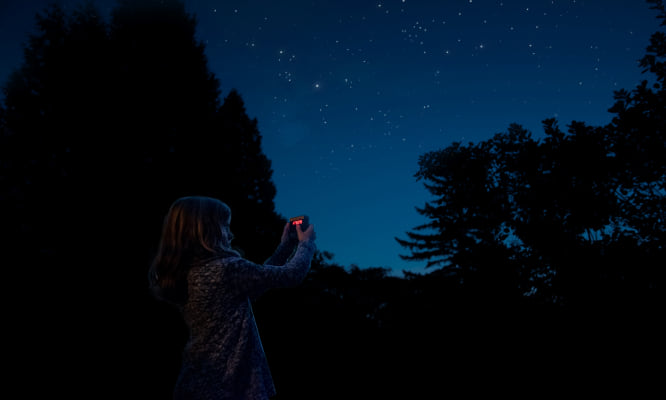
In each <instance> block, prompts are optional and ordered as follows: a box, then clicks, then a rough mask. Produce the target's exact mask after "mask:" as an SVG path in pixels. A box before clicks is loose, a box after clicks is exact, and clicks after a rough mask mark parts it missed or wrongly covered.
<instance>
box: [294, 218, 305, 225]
mask: <svg viewBox="0 0 666 400" xmlns="http://www.w3.org/2000/svg"><path fill="white" fill-rule="evenodd" d="M291 224H292V225H302V224H303V220H302V219H299V220H296V221H294V222H292V223H291Z"/></svg>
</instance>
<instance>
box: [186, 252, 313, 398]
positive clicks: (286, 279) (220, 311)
mask: <svg viewBox="0 0 666 400" xmlns="http://www.w3.org/2000/svg"><path fill="white" fill-rule="evenodd" d="M315 250H316V246H315V243H314V241H307V242H301V243H299V244H298V246H297V248H296V250H295V251H294V245H293V244H292V245H289V244H286V243H283V244H280V246H278V248H277V249H276V251H275V253H274V254H273V255H272V256H271V257H270V258H269V259H268V260H267V261H266V263H264V265H259V264H255V263H252V262H250V261H248V260H246V259H244V258H241V257H226V258H217V259H213V260H208V261H207V262H205V263H201V264H198V265H193V266H192V268H191V269H190V271H189V273H188V296H189V297H188V301H187V302H186V303H185V305H184V307H183V308H182V315H183V319H184V321H185V323H186V325H187V327H188V329H189V338H188V341H187V343H186V345H185V348H184V350H183V360H182V366H181V370H180V375H179V377H178V380H177V383H176V387H175V390H174V399H178V400H181V399H187V400H204V399H206V400H223V399H233V400H240V399H252V400H262V399H268V398H269V397H271V396H274V395H275V386H274V384H273V378H272V376H271V372H270V370H269V367H268V363H267V360H266V355H265V354H264V349H263V346H262V344H261V339H260V337H259V332H258V330H257V325H256V323H255V320H254V314H253V312H252V306H251V299H253V298H256V297H258V296H259V295H261V294H262V293H263V292H265V291H266V290H268V289H270V288H275V287H291V286H295V285H297V284H299V283H300V282H302V281H303V279H304V278H305V276H306V274H307V273H308V271H309V270H310V263H311V261H312V257H313V256H314V252H315ZM292 253H293V256H292ZM290 256H291V257H290Z"/></svg>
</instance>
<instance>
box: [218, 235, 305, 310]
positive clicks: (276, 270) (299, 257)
mask: <svg viewBox="0 0 666 400" xmlns="http://www.w3.org/2000/svg"><path fill="white" fill-rule="evenodd" d="M278 250H279V249H278ZM315 251H316V245H315V243H314V242H313V241H307V242H300V243H299V244H298V247H297V248H296V251H295V253H294V255H293V257H291V259H290V260H289V261H288V262H287V263H286V264H284V265H282V266H279V265H271V264H268V263H266V264H264V265H260V264H255V263H253V262H251V261H248V260H246V259H244V258H234V259H231V260H228V261H227V262H228V264H227V266H226V268H225V273H224V274H225V281H227V284H229V285H231V287H233V288H234V290H236V291H237V292H238V294H241V295H247V296H249V297H250V298H256V297H258V296H259V295H261V294H262V293H264V292H265V291H266V290H268V289H271V288H279V287H293V286H296V285H298V284H299V283H301V282H302V281H303V279H305V276H306V275H307V273H308V271H309V270H310V263H311V262H312V258H313V257H314V253H315ZM272 258H273V257H271V259H272ZM269 260H270V259H269Z"/></svg>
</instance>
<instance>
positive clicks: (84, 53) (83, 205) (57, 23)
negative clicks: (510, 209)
mask: <svg viewBox="0 0 666 400" xmlns="http://www.w3.org/2000/svg"><path fill="white" fill-rule="evenodd" d="M100 15H101V14H100V13H99V12H98V11H97V10H96V8H95V6H94V5H93V3H90V2H88V3H85V4H82V5H80V6H79V7H78V8H77V9H76V10H74V11H73V12H72V13H71V14H67V13H65V12H64V11H63V9H61V8H60V7H59V6H57V5H53V6H50V7H48V8H47V9H45V10H44V11H43V12H42V13H39V14H37V16H36V32H35V33H34V34H32V35H30V37H29V40H28V43H27V45H26V46H25V48H24V59H23V63H22V64H21V65H20V66H19V67H18V68H17V69H16V70H15V71H14V73H13V74H12V75H11V76H10V79H9V80H8V81H7V82H6V83H5V85H4V93H5V101H4V104H3V106H2V107H0V111H1V112H0V117H1V119H0V129H2V131H1V133H2V134H1V135H0V157H1V158H0V182H2V188H1V189H0V201H1V202H2V204H1V205H2V207H1V208H2V210H3V211H2V213H3V214H2V220H3V222H2V229H1V230H2V239H6V241H5V242H4V243H5V244H7V254H6V255H5V257H6V258H7V259H8V260H12V261H14V263H13V264H12V265H13V268H12V274H13V275H12V277H13V279H15V281H18V282H20V281H26V282H31V290H32V291H33V292H34V293H39V296H40V298H44V299H49V301H48V302H47V303H44V305H42V307H44V310H43V314H44V318H43V319H42V320H40V321H39V324H45V325H46V326H49V327H57V326H66V327H68V330H67V333H64V334H62V335H59V334H57V333H56V332H57V331H54V333H53V334H52V335H51V336H50V337H49V338H48V339H49V345H47V347H49V348H50V349H63V350H62V351H63V352H67V351H69V349H72V348H79V349H86V348H90V349H94V351H90V352H86V354H77V355H81V356H82V357H83V358H84V359H85V361H83V360H82V361H81V362H82V363H93V362H95V363H97V362H100V361H102V362H105V361H106V360H117V359H127V360H133V362H132V363H131V365H127V364H125V363H124V364H123V370H120V369H116V370H111V371H110V372H109V373H108V374H106V375H105V376H101V374H100V375H99V376H95V373H94V371H93V370H89V371H87V372H89V373H90V376H88V375H85V376H86V378H84V377H83V376H82V377H81V379H82V380H85V379H87V378H89V379H91V380H92V379H101V380H102V382H99V383H98V387H111V386H112V387H114V388H117V389H118V390H119V391H123V389H126V388H130V387H135V388H136V390H137V391H140V390H141V389H142V388H146V387H150V386H153V384H155V385H154V389H157V388H162V390H163V391H164V394H165V397H166V396H169V395H170V387H168V385H164V383H163V382H164V376H165V374H167V375H168V374H175V373H176V372H177V368H178V361H179V358H178V357H179V356H180V350H179V349H180V344H181V343H182V340H183V339H184V334H185V333H184V332H183V331H182V325H181V324H180V320H179V319H178V318H177V317H176V315H175V314H174V313H173V310H171V309H170V308H168V307H166V306H164V305H162V304H159V303H157V302H155V301H154V300H153V299H152V298H151V297H150V294H149V292H148V290H147V289H148V286H147V269H148V265H149V261H150V257H151V256H152V253H153V251H154V248H155V246H156V244H157V240H158V239H159V229H160V227H161V222H162V218H163V216H164V215H165V213H166V210H167V207H168V206H169V205H170V204H171V202H172V201H173V200H175V198H176V197H179V196H183V195H190V194H199V195H210V196H214V197H218V198H220V199H222V200H224V201H227V202H228V203H229V204H230V206H232V210H233V219H232V230H234V232H235V235H236V236H237V238H238V243H237V244H238V245H239V246H240V247H242V250H243V251H244V252H245V255H246V256H247V257H248V258H250V259H252V260H255V261H263V260H264V259H265V258H266V257H267V255H268V254H270V252H272V250H273V249H274V246H275V244H276V243H278V242H279V235H280V234H281V230H282V226H283V224H284V222H285V219H284V218H283V217H282V216H280V215H278V214H277V213H276V212H275V208H274V196H275V187H274V184H273V182H272V170H271V164H270V160H268V158H267V157H266V156H265V155H264V154H263V151H262V148H261V135H260V133H259V131H258V129H257V125H256V120H251V119H250V118H249V117H248V116H247V114H246V110H245V108H244V106H243V102H242V99H241V96H240V94H239V93H238V92H237V91H236V90H231V91H230V93H229V94H228V96H227V97H226V98H225V99H224V101H222V100H221V98H220V95H221V90H220V84H219V82H218V80H217V78H216V77H215V75H214V74H213V73H211V72H210V70H209V69H208V65H207V60H206V56H205V52H204V46H203V44H202V43H200V42H199V41H198V40H197V39H196V37H195V27H196V20H195V18H194V17H193V16H191V15H189V14H187V13H186V12H185V9H184V5H183V3H182V1H177V0H166V1H164V0H139V1H126V0H120V1H118V3H117V6H116V7H115V8H114V10H113V12H112V16H111V19H110V21H108V22H107V21H104V20H103V19H102V18H101V17H100ZM40 331H41V330H40ZM70 331H73V332H76V331H80V332H86V333H90V334H83V335H76V337H74V336H75V335H70V334H69V332H70ZM109 338H112V340H110V339H109ZM51 341H53V342H54V344H51ZM55 343H57V345H56V344H55ZM137 355H138V356H137ZM69 356H70V357H71V356H72V355H71V354H70V355H69ZM59 357H63V355H59ZM86 357H91V358H93V359H94V360H91V359H87V358H86ZM54 359H56V358H55V357H54ZM109 362H110V361H109ZM116 365H119V364H116ZM156 365H157V366H158V370H157V371H155V373H154V374H153V373H151V371H150V370H151V369H155V366H156ZM53 371H56V367H54V369H53ZM172 376H173V375H172ZM110 382H115V383H113V384H111V383H110ZM157 382H159V384H157ZM91 384H93V383H92V382H91ZM157 397H158V398H159V397H160V396H157Z"/></svg>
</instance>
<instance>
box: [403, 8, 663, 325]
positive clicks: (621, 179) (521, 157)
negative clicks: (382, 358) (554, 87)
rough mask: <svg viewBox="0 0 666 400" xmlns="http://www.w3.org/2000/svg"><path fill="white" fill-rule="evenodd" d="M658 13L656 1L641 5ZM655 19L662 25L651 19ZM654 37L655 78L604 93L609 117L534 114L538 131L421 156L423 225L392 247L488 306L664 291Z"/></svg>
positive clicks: (605, 302) (632, 306)
mask: <svg viewBox="0 0 666 400" xmlns="http://www.w3.org/2000/svg"><path fill="white" fill-rule="evenodd" d="M650 3H651V4H653V8H655V9H657V10H659V11H661V14H660V18H662V20H663V18H664V6H663V3H662V2H661V1H651V2H650ZM662 25H663V22H662ZM665 52H666V40H665V39H664V34H663V33H662V32H657V33H655V34H654V35H653V36H652V39H651V43H650V46H649V47H648V48H647V55H646V56H645V57H643V58H642V59H641V60H640V66H642V67H643V68H644V72H651V73H653V74H654V83H653V84H652V85H651V86H650V85H649V84H648V80H645V81H643V83H642V84H641V85H639V86H638V87H637V88H636V89H634V90H633V91H631V92H628V91H626V90H622V91H619V92H616V93H615V99H616V103H615V105H614V106H613V107H612V108H611V109H610V111H611V112H612V113H613V114H614V115H615V117H614V119H613V122H612V123H611V124H609V125H607V126H603V127H591V126H588V125H586V124H585V123H583V122H576V121H573V122H572V123H571V124H570V125H569V126H568V130H567V132H563V131H562V130H560V128H559V127H558V126H557V121H555V120H554V119H548V120H545V121H543V126H544V133H545V135H544V138H543V139H541V140H535V139H533V138H532V136H531V134H530V132H527V131H526V130H525V129H523V128H522V127H521V126H520V125H517V124H513V125H511V126H510V127H509V129H508V131H507V132H505V133H498V134H496V135H495V136H494V137H492V138H491V139H489V140H486V141H483V142H481V143H478V144H474V143H469V144H467V145H463V144H462V143H453V144H452V145H450V146H448V147H447V148H445V149H442V150H439V151H433V152H430V153H427V154H424V155H423V156H421V158H420V160H419V166H420V169H419V171H418V173H417V174H416V178H417V179H419V180H423V181H424V185H425V186H426V188H427V189H428V190H429V191H430V192H431V193H432V195H433V197H434V199H433V200H432V201H431V202H429V203H427V204H425V206H424V207H422V208H418V209H417V210H418V211H419V213H421V214H422V215H424V216H425V217H427V218H428V221H429V222H427V223H426V224H424V225H422V226H419V227H416V228H415V230H414V231H412V232H407V239H400V238H397V240H398V242H399V243H400V244H401V245H403V246H404V247H406V248H407V249H408V250H410V252H411V254H408V255H404V256H403V258H404V259H406V260H425V261H427V262H428V266H431V267H433V266H438V267H441V268H442V269H443V270H446V271H448V272H449V273H450V274H452V275H455V276H456V277H458V280H459V283H460V285H461V286H464V287H465V289H466V290H469V289H472V288H477V287H478V288H480V289H481V290H482V291H481V293H487V294H488V296H487V301H489V302H496V301H497V299H498V298H499V299H503V300H505V301H513V300H514V299H516V298H519V297H529V298H530V300H531V301H534V302H537V303H544V304H554V305H559V306H563V307H566V308H567V309H569V310H573V309H583V308H588V307H592V308H594V309H597V310H605V311H606V312H615V311H617V310H618V308H623V309H625V311H628V310H632V311H631V312H635V311H636V310H640V311H645V310H646V309H650V310H652V311H657V309H655V308H654V304H656V301H657V300H658V299H659V298H661V295H662V292H663V290H664V268H663V260H664V248H663V243H664V239H665V237H664V230H665V227H666V225H665V224H664V223H665V218H666V214H665V211H664V210H665V208H664V206H665V205H666V203H665V201H666V161H665V160H666V152H665V151H666V136H665V134H664V130H665V127H666V124H665V115H666V112H665V111H666V110H665V108H664V104H665V103H664V96H665V93H666V92H665V91H664V72H665V71H666V70H665V69H664V66H663V64H664V56H666V53H665Z"/></svg>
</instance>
